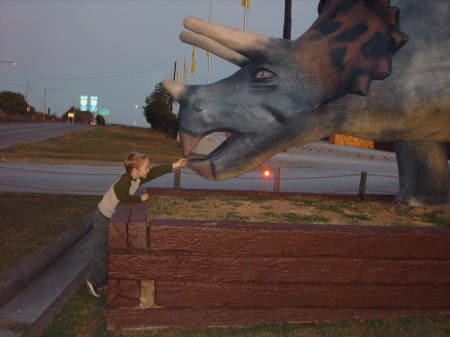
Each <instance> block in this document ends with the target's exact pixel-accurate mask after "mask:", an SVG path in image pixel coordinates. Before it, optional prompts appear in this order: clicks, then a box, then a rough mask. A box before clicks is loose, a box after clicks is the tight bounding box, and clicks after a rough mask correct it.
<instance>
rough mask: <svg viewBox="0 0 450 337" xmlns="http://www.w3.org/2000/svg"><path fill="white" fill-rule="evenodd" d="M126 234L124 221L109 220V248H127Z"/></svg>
mask: <svg viewBox="0 0 450 337" xmlns="http://www.w3.org/2000/svg"><path fill="white" fill-rule="evenodd" d="M127 241H128V234H127V223H126V222H112V221H111V222H110V223H109V233H108V247H109V248H110V249H127V248H128V242H127Z"/></svg>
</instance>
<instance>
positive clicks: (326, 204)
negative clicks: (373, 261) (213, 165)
mask: <svg viewBox="0 0 450 337" xmlns="http://www.w3.org/2000/svg"><path fill="white" fill-rule="evenodd" d="M150 216H151V217H152V218H166V219H191V220H227V221H246V222H253V221H254V222H294V223H308V224H311V223H314V224H334V225H368V226H371V225H381V226H419V227H450V207H449V206H426V207H409V206H398V205H393V204H392V203H390V202H386V201H364V202H362V201H349V200H328V199H324V198H320V197H309V196H308V197H287V198H284V199H261V198H254V197H220V196H206V197H186V196H153V197H152V198H151V207H150Z"/></svg>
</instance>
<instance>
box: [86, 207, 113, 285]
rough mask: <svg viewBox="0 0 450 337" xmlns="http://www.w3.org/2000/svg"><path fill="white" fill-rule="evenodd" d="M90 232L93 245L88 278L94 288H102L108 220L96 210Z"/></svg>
mask: <svg viewBox="0 0 450 337" xmlns="http://www.w3.org/2000/svg"><path fill="white" fill-rule="evenodd" d="M92 230H93V232H94V237H95V239H94V240H95V243H94V249H93V251H92V256H91V271H90V273H89V276H88V277H89V279H90V281H91V282H92V283H93V285H94V286H95V287H103V286H105V285H106V270H107V264H108V231H109V218H108V217H106V216H104V215H103V214H102V212H100V210H99V209H98V208H97V209H96V210H95V212H94V226H93V228H92Z"/></svg>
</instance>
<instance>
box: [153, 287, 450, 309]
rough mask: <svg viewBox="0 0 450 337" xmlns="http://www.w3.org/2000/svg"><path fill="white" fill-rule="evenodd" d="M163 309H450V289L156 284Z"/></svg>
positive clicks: (159, 304) (157, 297)
mask: <svg viewBox="0 0 450 337" xmlns="http://www.w3.org/2000/svg"><path fill="white" fill-rule="evenodd" d="M156 294H157V296H156V302H155V303H156V305H158V306H161V307H193V308H194V307H210V308H212V307H219V308H220V307H229V308H273V307H275V308H276V307H298V306H300V307H308V308H373V309H377V308H404V309H408V308H409V309H414V308H450V285H445V286H416V285H408V286H405V285H403V286H385V285H359V284H353V285H341V284H338V285H336V284H331V285H317V284H282V285H280V284H244V283H193V282H186V283H184V282H164V281H157V282H156Z"/></svg>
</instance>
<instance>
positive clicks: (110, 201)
mask: <svg viewBox="0 0 450 337" xmlns="http://www.w3.org/2000/svg"><path fill="white" fill-rule="evenodd" d="M170 172H172V164H168V165H159V166H155V167H153V168H151V169H150V171H149V172H148V174H147V175H146V176H145V177H144V178H137V179H133V177H132V176H131V174H130V173H128V172H127V173H124V174H122V176H121V177H120V178H119V180H117V181H116V182H115V183H114V184H113V185H111V187H110V188H109V189H108V191H106V193H105V195H104V196H103V199H102V200H101V201H100V203H99V204H98V208H99V210H100V211H101V212H102V213H103V214H104V215H105V216H107V217H108V218H110V217H111V216H112V215H113V213H114V211H115V210H116V207H117V204H118V203H119V202H138V201H141V197H140V196H138V195H134V194H135V193H136V191H137V190H138V188H139V186H140V185H142V184H144V183H146V182H148V181H150V180H152V179H155V178H158V177H160V176H162V175H164V174H166V173H170Z"/></svg>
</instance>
